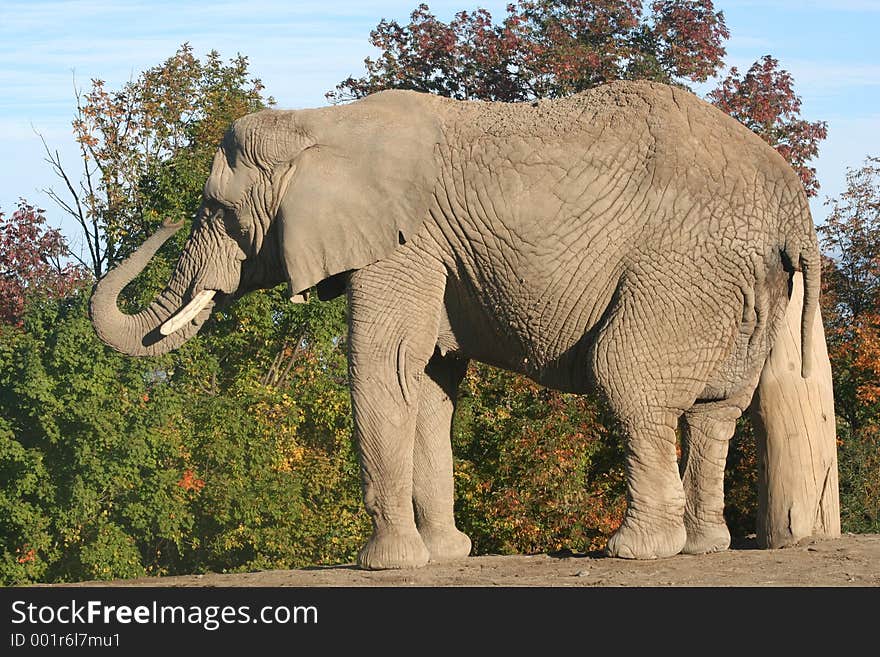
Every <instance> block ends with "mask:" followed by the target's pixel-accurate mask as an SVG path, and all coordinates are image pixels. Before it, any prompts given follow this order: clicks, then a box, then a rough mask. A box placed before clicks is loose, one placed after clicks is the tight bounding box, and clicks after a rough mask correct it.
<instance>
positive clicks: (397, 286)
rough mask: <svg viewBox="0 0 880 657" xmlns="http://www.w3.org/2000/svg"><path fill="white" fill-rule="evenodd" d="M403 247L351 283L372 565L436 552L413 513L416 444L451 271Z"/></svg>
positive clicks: (364, 563)
mask: <svg viewBox="0 0 880 657" xmlns="http://www.w3.org/2000/svg"><path fill="white" fill-rule="evenodd" d="M404 255H405V254H400V252H398V254H397V256H396V258H392V259H390V260H387V261H380V262H377V263H375V264H372V265H370V266H368V267H365V268H364V269H362V270H359V271H357V272H355V273H354V274H352V276H351V280H350V283H349V313H350V315H349V378H350V382H351V397H352V410H353V414H354V427H355V439H356V441H357V444H358V449H359V454H360V465H361V481H362V486H363V494H364V505H365V506H366V509H367V512H368V513H369V515H370V518H371V520H372V523H373V535H372V536H371V538H370V540H369V541H368V542H367V544H366V545H365V546H364V547H363V549H362V550H361V551H360V554H359V555H358V564H359V565H360V566H361V567H362V568H369V569H384V568H414V567H418V566H423V565H424V564H426V563H427V562H428V559H429V557H430V554H429V552H428V549H427V548H426V547H425V544H424V542H423V541H422V538H421V536H420V535H419V532H418V530H417V529H416V523H415V517H414V514H413V449H414V438H415V429H416V417H417V413H418V408H419V398H420V396H421V388H422V380H423V378H424V373H425V365H426V364H427V362H428V359H429V357H430V356H431V353H432V351H433V349H434V345H435V343H436V339H437V326H438V321H439V313H440V305H441V303H442V300H443V288H444V285H445V276H444V273H443V271H442V270H440V271H431V270H428V268H427V267H426V266H422V267H418V266H415V265H413V264H412V263H407V262H406V261H405V258H404Z"/></svg>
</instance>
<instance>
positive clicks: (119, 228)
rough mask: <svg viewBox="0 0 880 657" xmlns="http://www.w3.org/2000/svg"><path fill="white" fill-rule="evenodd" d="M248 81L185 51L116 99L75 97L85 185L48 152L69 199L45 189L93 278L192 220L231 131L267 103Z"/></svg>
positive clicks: (239, 72) (99, 88)
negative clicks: (74, 230) (155, 236)
mask: <svg viewBox="0 0 880 657" xmlns="http://www.w3.org/2000/svg"><path fill="white" fill-rule="evenodd" d="M262 90H263V84H262V82H261V81H260V80H259V79H251V78H249V77H248V62H247V58H246V57H243V56H240V55H239V56H238V57H236V58H234V59H232V60H231V61H230V62H229V63H228V64H223V62H222V60H221V58H220V55H219V54H218V53H217V52H216V51H211V52H210V53H208V55H207V57H206V59H205V61H201V60H199V59H198V58H196V57H195V56H194V55H193V51H192V47H191V46H189V45H188V44H184V45H182V46H181V47H180V48H179V49H178V51H177V52H176V53H175V54H174V56H173V57H170V58H169V59H168V60H166V61H165V62H164V63H163V64H161V65H160V66H156V67H154V68H151V69H148V70H147V71H144V72H143V73H142V74H141V75H140V76H139V77H138V78H137V79H136V80H134V81H133V82H129V83H127V84H125V85H124V86H123V87H122V88H121V89H119V90H118V91H108V90H107V89H106V87H105V83H104V81H103V80H100V79H94V80H92V86H91V89H90V91H89V92H88V93H86V94H85V95H82V94H81V93H80V92H77V94H76V118H75V119H74V121H73V130H74V135H75V137H76V140H77V143H78V144H79V147H80V158H81V165H82V169H83V175H82V179H81V180H79V181H75V180H74V177H73V176H71V175H70V174H69V173H68V171H67V170H66V169H65V168H64V167H63V165H62V162H61V160H60V156H59V155H58V153H57V151H56V152H54V153H53V152H51V151H50V149H49V148H48V146H46V153H47V161H48V162H49V163H50V164H51V165H52V168H53V169H54V171H55V173H56V174H57V175H58V176H59V177H60V178H61V180H62V181H63V183H64V188H65V192H66V193H58V192H56V191H54V190H53V189H51V188H50V189H48V190H46V191H47V193H48V194H49V196H50V197H51V198H52V199H53V200H55V202H56V203H57V204H58V205H59V206H60V207H61V208H62V209H63V210H64V211H66V212H67V213H68V214H70V215H71V216H72V217H73V219H74V220H75V221H76V223H77V225H78V226H79V227H80V230H81V234H82V238H83V241H84V244H85V248H86V251H87V253H86V254H85V255H78V254H73V255H74V257H76V258H77V259H79V260H80V262H81V263H82V264H83V265H84V266H87V267H88V268H89V269H90V270H91V271H92V273H93V275H94V276H95V278H100V277H101V275H102V274H103V273H104V272H105V271H107V269H108V268H109V267H110V266H112V265H113V264H114V263H116V262H118V261H119V260H120V259H121V258H124V257H125V256H126V255H128V253H130V252H131V250H133V249H134V248H135V247H136V246H137V245H139V244H141V243H142V242H143V241H144V240H145V239H146V238H147V236H148V235H149V234H150V233H151V232H152V231H153V230H154V229H155V228H156V226H157V225H158V224H159V223H161V221H162V219H163V218H165V217H168V218H171V219H172V220H176V219H190V218H191V217H192V215H193V213H194V211H195V209H196V206H197V204H198V199H199V193H200V192H201V186H202V185H203V184H204V180H205V178H206V177H207V175H208V172H209V168H210V161H211V156H212V155H213V152H214V149H215V148H216V146H217V144H218V143H219V141H220V139H221V138H222V136H223V133H224V132H225V131H226V129H227V128H228V127H229V125H230V124H231V123H232V122H233V121H234V120H235V119H237V118H238V117H240V116H242V115H243V114H246V113H248V112H252V111H256V110H258V109H262V108H263V107H265V106H266V105H267V104H268V105H271V104H272V103H273V102H274V101H273V100H272V99H271V98H263V96H262V95H261V92H262Z"/></svg>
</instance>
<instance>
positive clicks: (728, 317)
mask: <svg viewBox="0 0 880 657" xmlns="http://www.w3.org/2000/svg"><path fill="white" fill-rule="evenodd" d="M178 228H179V225H177V224H171V223H167V222H166V223H165V224H163V225H162V226H161V227H160V228H159V230H158V231H157V232H156V233H155V234H154V235H152V236H151V237H150V238H149V239H148V240H147V241H146V242H145V243H144V244H143V245H142V246H141V247H140V248H139V249H138V250H136V251H135V253H133V254H132V255H131V256H130V257H129V258H128V259H127V260H125V261H123V262H122V263H120V264H119V265H118V266H116V267H115V268H113V269H112V270H111V271H109V272H108V273H107V274H106V276H104V277H103V278H102V279H101V280H100V281H99V282H98V283H97V284H96V286H95V289H94V291H93V294H92V298H91V305H90V315H91V318H92V322H93V324H94V327H95V330H96V332H97V334H98V335H99V336H100V337H101V339H102V340H103V341H105V342H106V343H107V344H108V345H110V346H112V347H113V348H115V349H117V350H119V351H121V352H124V353H126V354H130V355H133V356H144V355H153V354H161V353H165V352H168V351H169V350H171V349H174V348H176V347H178V346H179V345H181V344H182V343H183V342H184V341H185V340H187V339H188V338H190V337H191V336H193V335H194V334H195V333H196V332H197V331H198V330H199V329H200V327H201V326H202V325H203V324H204V322H205V320H206V319H207V318H208V317H209V315H210V313H211V311H212V309H213V308H214V307H217V306H218V305H219V306H222V305H224V304H228V303H230V302H231V301H232V300H234V299H236V298H237V297H239V296H241V295H243V294H245V293H247V292H249V291H252V290H255V289H259V288H271V287H274V286H276V285H279V284H283V283H286V284H287V289H288V290H289V295H290V299H291V301H294V302H302V301H305V300H306V299H307V297H308V294H309V292H310V291H311V290H316V292H317V295H318V297H319V299H321V300H326V299H330V298H333V297H335V296H339V295H342V294H345V295H347V300H348V326H349V338H348V361H349V384H350V391H351V399H352V412H353V419H354V438H355V440H356V443H357V446H358V456H359V463H360V471H361V482H362V492H363V500H364V505H365V507H366V510H367V512H368V514H369V516H370V519H371V521H372V535H371V537H370V539H369V541H368V542H367V543H366V545H365V546H364V547H363V548H362V549H361V551H360V553H359V555H358V564H359V565H360V566H361V567H362V568H366V569H389V568H413V567H419V566H423V565H424V564H426V563H428V562H429V561H442V560H448V559H457V558H462V557H465V556H467V555H468V554H469V552H470V550H471V542H470V539H469V538H468V536H466V535H465V534H464V533H462V532H460V531H459V530H458V529H457V527H456V524H455V519H454V514H453V493H454V490H453V476H452V474H453V457H452V448H451V442H450V431H451V429H450V427H451V422H452V417H453V413H454V410H455V400H456V394H457V389H458V386H459V383H460V382H461V380H462V378H463V375H464V373H465V369H466V367H467V364H468V362H469V361H470V360H476V361H481V362H484V363H488V364H491V365H494V366H497V367H501V368H504V369H507V370H510V371H513V372H518V373H521V374H523V375H526V376H528V377H530V378H531V379H533V380H534V381H536V382H537V383H539V384H541V385H544V386H547V387H550V388H554V389H558V390H561V391H565V392H569V393H577V394H586V393H594V394H597V395H599V396H600V397H601V398H602V399H603V400H604V402H605V403H606V404H607V405H608V408H609V410H610V411H611V413H612V414H613V417H614V418H616V420H617V422H618V423H619V427H620V429H621V432H622V435H623V436H624V443H625V454H626V500H627V507H626V512H625V515H624V518H623V521H622V524H621V525H620V527H619V528H618V529H617V531H616V532H615V533H614V534H613V535H612V536H611V537H610V538H609V540H608V543H607V547H606V552H607V554H608V555H610V556H612V557H622V558H632V559H652V558H662V557H669V556H672V555H675V554H678V553H681V552H684V553H705V552H712V551H716V550H723V549H726V548H727V547H728V546H729V543H730V533H729V531H728V529H727V527H726V525H725V522H724V517H723V508H724V490H723V475H724V465H725V458H726V454H727V445H728V441H729V439H730V438H731V436H732V434H733V431H734V425H735V423H736V420H737V418H738V417H740V415H741V414H742V412H743V411H744V410H745V409H746V408H747V407H748V406H749V404H750V401H751V399H752V395H753V393H754V391H755V389H756V386H757V384H758V380H759V376H760V373H761V369H762V367H763V365H764V362H765V360H766V359H767V356H768V353H769V352H770V350H771V348H772V346H773V343H774V339H775V336H776V334H777V331H778V328H779V326H780V323H781V321H782V317H783V314H784V312H785V309H786V306H787V303H788V299H789V295H790V285H791V281H792V277H793V275H794V273H795V272H801V274H802V276H803V280H804V294H803V310H802V316H801V327H802V331H801V340H802V352H801V353H802V354H803V356H802V362H801V376H803V377H809V376H810V371H811V367H812V363H811V359H810V354H811V352H812V349H811V344H812V341H813V319H814V316H815V314H816V312H817V304H818V298H819V288H820V255H819V248H818V242H817V238H816V231H815V227H814V225H813V221H812V218H811V215H810V209H809V206H808V203H807V198H806V195H805V193H804V189H803V186H802V184H801V182H800V180H799V178H798V176H797V175H796V174H795V172H794V171H793V170H792V169H791V167H790V166H789V165H788V164H787V163H786V162H785V160H784V159H783V158H782V157H781V156H780V155H779V154H778V153H777V152H776V150H775V149H773V148H772V147H771V146H769V145H768V144H767V143H765V142H764V141H763V140H762V139H761V138H760V137H758V136H757V135H756V134H754V133H753V132H751V131H750V130H748V129H747V128H746V127H744V126H743V125H742V124H740V123H739V122H737V121H736V120H735V119H733V118H731V117H730V116H728V115H727V114H725V113H723V112H722V111H720V110H719V109H717V108H715V107H713V106H712V105H710V104H708V103H706V102H705V101H703V100H701V99H699V98H698V97H696V96H695V95H693V94H691V93H689V92H688V91H685V90H683V89H681V88H677V87H674V86H669V85H663V84H659V83H653V82H644V81H641V82H631V81H618V82H612V83H608V84H604V85H601V86H599V87H596V88H593V89H591V90H588V91H585V92H581V93H579V94H575V95H572V96H569V97H565V98H560V99H553V100H540V101H534V102H521V103H502V102H484V101H458V100H452V99H448V98H443V97H439V96H435V95H430V94H424V93H419V92H416V91H408V90H387V91H382V92H379V93H375V94H372V95H369V96H367V97H365V98H363V99H360V100H357V101H354V102H351V103H348V104H343V105H336V106H327V107H323V108H315V109H303V110H277V109H268V110H263V111H260V112H256V113H253V114H248V115H246V116H244V117H242V118H240V119H238V120H237V121H235V122H234V124H233V125H232V127H231V128H230V129H229V130H228V132H227V133H226V135H225V137H224V138H223V140H222V142H221V144H220V145H219V148H218V150H217V152H216V155H215V157H214V160H213V165H212V169H211V173H210V175H209V177H208V179H207V181H206V183H205V187H204V194H203V198H202V202H201V206H200V209H199V211H198V213H197V215H196V216H195V218H194V221H193V227H192V232H191V234H190V236H189V238H188V240H187V242H186V244H185V246H184V249H183V252H182V253H181V255H180V257H179V259H178V261H177V264H176V268H175V269H174V271H173V273H172V276H171V279H170V281H169V282H168V284H167V286H166V287H165V288H164V290H163V291H162V292H161V293H160V294H159V295H158V297H157V298H156V299H155V300H154V301H153V302H152V303H151V304H150V305H149V306H148V307H146V308H145V309H143V310H142V311H140V312H137V313H134V314H124V313H122V312H121V311H120V310H119V309H118V306H117V297H118V295H119V292H120V290H121V289H122V288H123V287H124V286H125V285H126V284H127V283H128V282H129V281H130V280H132V278H133V277H134V276H136V275H137V274H138V273H139V272H140V271H142V270H143V268H144V267H145V266H146V264H147V262H148V261H149V259H150V258H151V257H152V255H153V254H154V253H155V251H156V250H157V249H158V248H159V246H161V244H162V243H163V242H164V241H165V240H166V239H167V238H168V237H169V236H170V235H172V234H173V233H174V231H175V230H177V229H178ZM677 430H680V431H681V436H682V441H683V443H684V446H683V450H682V454H681V459H680V462H679V456H678V454H677V450H676V443H677V433H676V432H677Z"/></svg>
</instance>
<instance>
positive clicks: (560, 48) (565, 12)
mask: <svg viewBox="0 0 880 657" xmlns="http://www.w3.org/2000/svg"><path fill="white" fill-rule="evenodd" d="M642 5H643V3H642V2H641V1H640V0H593V1H588V0H574V1H561V0H526V1H523V2H518V3H511V4H509V5H508V6H507V15H506V16H505V18H504V19H503V20H502V21H501V22H500V23H499V24H497V25H496V24H494V23H493V22H492V15H491V14H490V13H489V12H488V11H486V10H485V9H476V10H474V11H472V12H467V11H461V12H458V13H457V14H456V15H455V17H454V18H453V19H452V20H451V21H450V22H449V23H448V24H447V23H444V22H443V21H440V20H438V19H437V18H436V17H435V16H434V15H433V14H432V13H431V12H430V9H429V8H428V5H426V4H420V5H419V6H418V7H417V8H416V9H415V10H414V11H413V12H412V14H411V15H410V22H409V23H408V24H407V25H400V24H399V23H398V22H397V21H393V20H392V21H388V20H384V19H383V20H382V21H380V23H379V24H378V26H377V27H376V29H374V30H373V31H372V32H371V33H370V43H371V44H372V45H373V46H374V47H377V48H379V49H381V50H382V54H381V55H380V56H379V58H378V59H375V60H374V59H372V58H370V57H367V58H366V59H365V60H364V64H365V66H366V69H367V74H366V75H365V76H363V77H360V78H355V77H353V76H350V77H348V78H347V79H345V80H343V81H342V82H341V83H339V84H338V85H337V86H336V89H335V90H334V91H330V92H328V93H327V97H328V98H329V99H330V100H331V101H333V102H341V101H344V100H351V99H354V98H361V97H363V96H365V95H367V94H369V93H373V92H375V91H380V90H381V89H389V88H398V89H415V90H418V91H426V92H430V93H436V94H439V95H441V96H449V97H451V98H458V99H480V100H503V101H516V100H531V99H535V98H553V97H558V96H565V95H568V94H571V93H575V92H577V91H582V90H584V89H588V88H590V87H593V86H596V85H597V84H601V83H603V82H608V81H610V80H616V79H650V80H657V81H662V82H673V81H681V80H690V81H693V82H701V81H704V80H706V79H708V78H709V77H710V76H712V75H713V74H714V73H715V71H717V70H718V68H719V67H720V66H721V61H722V58H723V56H724V54H725V51H724V48H723V47H722V43H723V41H724V39H726V38H727V37H728V36H729V33H728V30H727V26H726V25H725V23H724V15H723V13H722V12H716V11H715V10H714V8H713V5H712V2H711V0H658V1H655V2H652V3H651V4H650V13H648V14H647V15H645V13H644V10H643V7H642Z"/></svg>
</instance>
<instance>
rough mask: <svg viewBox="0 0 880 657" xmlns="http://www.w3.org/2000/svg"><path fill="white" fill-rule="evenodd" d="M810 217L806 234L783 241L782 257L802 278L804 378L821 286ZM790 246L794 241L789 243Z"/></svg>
mask: <svg viewBox="0 0 880 657" xmlns="http://www.w3.org/2000/svg"><path fill="white" fill-rule="evenodd" d="M807 217H808V219H809V222H810V223H809V230H808V231H807V235H806V236H804V238H802V239H803V241H801V242H800V243H799V244H797V246H795V247H794V248H790V247H789V245H786V248H785V249H784V252H785V257H786V258H787V259H788V261H789V263H791V265H792V268H793V269H794V270H795V271H797V270H800V271H801V273H802V275H803V280H804V298H803V305H802V306H801V378H804V379H807V378H809V376H810V374H811V373H812V371H813V340H814V339H815V335H814V334H815V326H816V313H817V312H818V311H819V291H820V289H821V287H822V280H821V277H822V261H821V256H820V254H819V244H818V241H817V239H816V231H815V228H813V221H812V219H810V218H809V217H810V215H809V213H807ZM792 246H793V245H792Z"/></svg>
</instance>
